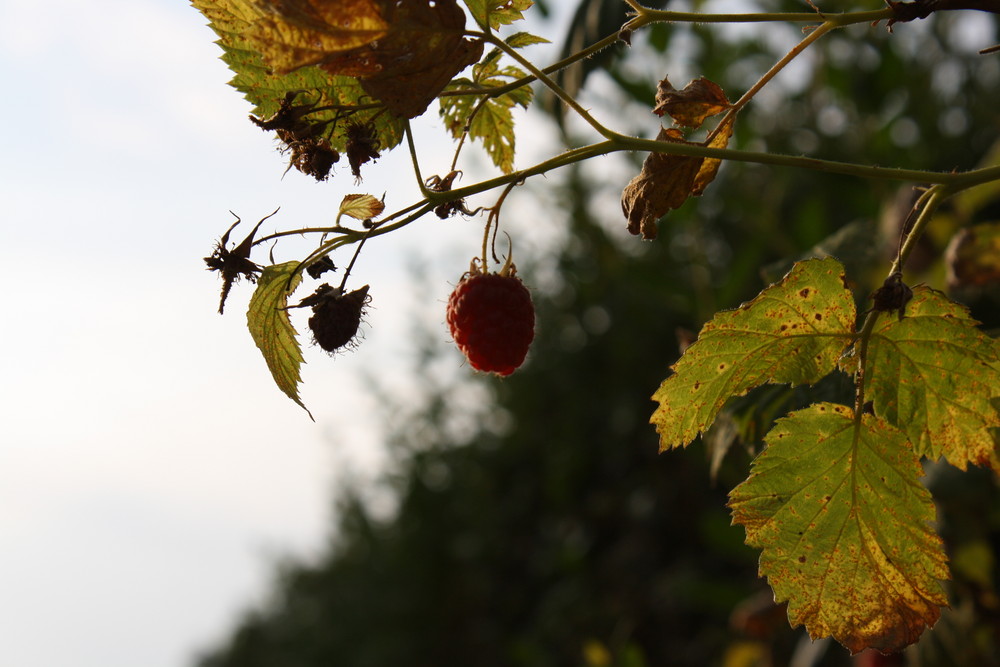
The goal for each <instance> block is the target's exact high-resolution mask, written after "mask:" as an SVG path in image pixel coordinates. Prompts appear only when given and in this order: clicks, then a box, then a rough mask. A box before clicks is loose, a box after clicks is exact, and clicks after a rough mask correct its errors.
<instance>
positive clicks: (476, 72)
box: [441, 52, 532, 174]
mask: <svg viewBox="0 0 1000 667" xmlns="http://www.w3.org/2000/svg"><path fill="white" fill-rule="evenodd" d="M498 60H499V53H497V52H491V53H490V54H487V56H486V57H485V58H484V59H483V61H482V62H480V63H478V64H476V65H475V66H473V68H472V75H473V78H472V80H469V79H464V78H463V79H455V80H454V81H452V82H451V83H450V84H449V85H448V88H447V89H446V90H467V89H489V88H496V87H498V86H503V85H505V84H507V83H509V81H507V80H505V79H509V80H510V81H516V80H517V79H520V78H522V77H524V76H525V74H524V72H523V71H522V70H521V69H519V68H517V67H514V66H507V67H503V68H501V67H500V66H499V64H498ZM531 99H532V90H531V88H530V87H529V86H521V87H520V88H515V89H514V90H512V91H510V92H507V93H504V94H503V95H498V96H496V97H486V98H484V97H483V96H482V95H481V94H476V93H470V94H466V95H446V96H443V97H441V116H442V118H443V119H444V124H445V127H446V128H448V130H449V131H450V132H451V134H452V136H453V137H455V138H456V139H458V138H461V136H462V134H463V133H464V132H465V128H466V125H468V128H469V136H470V137H472V138H473V139H476V140H478V141H480V142H481V143H482V145H483V148H484V149H485V150H486V153H487V155H489V156H490V159H491V160H493V164H495V165H496V166H497V167H498V168H499V169H500V170H501V171H503V172H504V173H505V174H509V173H510V172H512V171H513V170H514V150H515V137H514V115H513V113H512V109H513V107H514V105H515V104H517V105H520V106H521V107H527V106H528V105H529V104H530V103H531ZM473 114H475V115H473ZM470 116H471V117H472V120H471V121H469V117H470Z"/></svg>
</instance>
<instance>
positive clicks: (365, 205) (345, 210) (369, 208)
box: [338, 195, 385, 220]
mask: <svg viewBox="0 0 1000 667" xmlns="http://www.w3.org/2000/svg"><path fill="white" fill-rule="evenodd" d="M384 210H385V202H383V201H382V200H381V199H376V198H375V197H373V196H372V195H345V196H344V198H343V199H342V200H341V201H340V212H339V215H338V218H339V217H340V215H347V216H350V217H352V218H356V219H357V220H368V219H370V218H375V217H378V216H379V215H381V213H382V211H384Z"/></svg>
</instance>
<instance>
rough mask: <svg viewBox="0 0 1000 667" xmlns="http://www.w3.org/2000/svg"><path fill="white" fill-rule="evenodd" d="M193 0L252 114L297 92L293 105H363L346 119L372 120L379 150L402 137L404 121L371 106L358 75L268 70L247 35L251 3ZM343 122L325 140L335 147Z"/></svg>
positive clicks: (328, 115) (263, 114) (332, 114)
mask: <svg viewBox="0 0 1000 667" xmlns="http://www.w3.org/2000/svg"><path fill="white" fill-rule="evenodd" d="M192 4H193V5H194V7H195V8H196V9H198V10H199V11H200V12H201V13H202V14H204V15H205V17H206V18H208V19H209V25H210V27H211V28H212V30H214V31H215V33H216V34H217V35H218V36H219V39H218V40H217V42H216V43H217V44H218V45H219V46H220V47H221V48H222V52H223V53H222V60H223V61H224V62H225V63H226V64H227V65H228V66H229V69H231V70H232V71H233V72H234V73H235V76H234V77H233V78H232V80H231V81H230V82H229V84H230V85H231V86H233V87H234V88H236V89H237V90H239V91H240V92H241V93H243V94H244V95H245V97H246V99H247V101H249V102H250V103H251V104H253V110H252V113H253V114H254V115H256V116H258V117H260V118H269V117H271V116H273V115H274V114H275V113H276V112H277V111H278V108H279V107H280V105H281V101H282V100H283V99H284V98H285V95H286V94H288V93H291V92H294V91H301V93H300V95H299V96H298V98H297V99H296V102H297V103H315V105H316V106H317V107H327V106H338V107H348V108H349V107H359V106H360V107H362V108H361V109H360V110H358V111H354V112H352V113H351V114H350V121H351V122H354V123H360V124H371V125H372V126H373V127H374V129H375V134H376V136H377V137H378V141H379V147H380V148H381V149H383V150H389V149H391V148H393V147H395V146H397V145H398V144H399V143H400V142H401V141H402V140H403V128H404V126H405V121H404V120H403V119H400V118H397V117H395V116H394V115H393V114H389V113H383V111H384V110H383V108H382V107H380V106H378V105H373V104H372V99H371V96H370V95H368V93H366V92H365V91H364V90H363V89H362V87H361V83H360V81H358V79H356V78H354V77H350V76H340V75H333V74H330V73H329V72H325V71H324V70H322V69H320V68H319V67H317V66H309V67H302V68H300V69H296V70H294V71H292V72H289V73H287V74H279V73H277V72H275V71H273V69H272V68H271V67H270V66H268V65H267V64H266V63H265V62H264V58H263V56H262V55H261V53H260V52H259V50H258V49H257V47H256V46H255V45H254V44H253V43H252V42H251V41H249V40H248V39H247V37H246V36H247V34H250V33H252V31H253V29H254V27H253V26H254V24H255V22H257V21H259V20H260V18H261V14H260V12H259V11H258V10H257V9H256V8H255V5H254V4H253V3H251V2H248V1H247V0H192ZM364 107H368V108H364ZM338 113H341V114H343V112H342V111H340V110H338V109H327V110H325V111H319V112H316V113H313V114H310V116H309V117H310V118H311V119H313V120H315V121H317V122H322V121H330V120H333V119H334V118H336V117H337V114H338ZM347 126H348V123H344V122H341V123H334V124H333V126H332V130H331V134H330V137H329V139H330V144H331V146H332V147H333V148H334V149H336V150H338V151H345V150H346V148H347Z"/></svg>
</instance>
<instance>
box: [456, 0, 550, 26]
mask: <svg viewBox="0 0 1000 667" xmlns="http://www.w3.org/2000/svg"><path fill="white" fill-rule="evenodd" d="M462 1H463V2H464V3H465V6H466V7H468V8H469V13H470V14H472V18H473V19H475V21H476V23H478V24H479V26H480V27H481V28H483V29H484V30H488V29H491V28H492V29H496V28H499V27H500V26H501V25H509V24H511V23H513V22H514V21H520V20H521V19H523V18H524V14H523V13H522V12H524V11H525V10H527V9H528V8H529V7H531V5H533V4H535V3H534V0H462Z"/></svg>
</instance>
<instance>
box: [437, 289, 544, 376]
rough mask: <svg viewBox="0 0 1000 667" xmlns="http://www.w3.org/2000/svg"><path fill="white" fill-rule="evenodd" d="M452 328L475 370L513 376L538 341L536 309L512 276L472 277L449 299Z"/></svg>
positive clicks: (454, 335)
mask: <svg viewBox="0 0 1000 667" xmlns="http://www.w3.org/2000/svg"><path fill="white" fill-rule="evenodd" d="M448 328H449V329H450V330H451V335H452V337H453V338H454V339H455V343H456V344H457V345H458V349H460V350H462V353H463V354H465V356H466V358H467V359H468V360H469V363H470V364H472V367H473V368H475V369H476V370H480V371H484V372H487V373H496V374H497V375H510V374H511V373H513V372H514V371H515V370H516V369H517V367H518V366H520V365H521V364H522V363H523V362H524V357H525V355H526V354H528V347H529V346H530V345H531V341H532V339H533V338H534V337H535V307H534V306H533V305H532V304H531V295H530V294H529V293H528V288H526V287H525V286H524V283H522V282H521V280H520V279H519V278H517V277H515V276H514V275H501V274H499V273H488V274H484V273H474V274H472V275H469V276H467V277H465V278H463V279H462V282H460V283H459V284H458V286H457V287H456V288H455V291H454V292H452V293H451V297H450V298H449V299H448Z"/></svg>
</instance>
